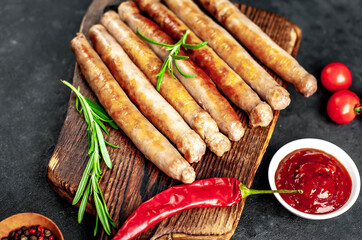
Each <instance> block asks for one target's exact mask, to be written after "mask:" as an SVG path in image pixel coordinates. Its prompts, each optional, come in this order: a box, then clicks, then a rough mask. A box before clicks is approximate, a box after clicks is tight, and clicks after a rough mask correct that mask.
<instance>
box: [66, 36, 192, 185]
mask: <svg viewBox="0 0 362 240" xmlns="http://www.w3.org/2000/svg"><path fill="white" fill-rule="evenodd" d="M71 48H72V50H73V52H74V53H75V56H76V59H77V62H78V65H79V67H80V69H81V71H82V73H83V75H84V77H85V79H86V81H87V82H88V84H89V86H90V87H91V88H92V90H93V92H94V93H95V94H96V96H97V98H98V100H99V101H100V103H101V104H102V105H103V106H104V108H105V109H106V111H107V112H108V114H109V115H110V116H111V117H112V118H113V120H114V121H115V122H116V123H117V125H118V126H119V127H120V128H121V129H122V130H123V131H124V133H125V134H126V135H127V136H128V137H129V138H130V139H131V141H132V142H133V143H134V144H135V145H136V147H137V148H138V149H139V150H140V151H141V152H142V153H143V154H144V155H145V157H146V158H147V159H149V160H150V161H151V162H152V163H154V164H155V165H156V166H157V167H158V168H159V169H160V170H161V171H163V172H164V173H166V174H167V175H168V176H170V177H172V178H174V179H176V180H179V181H182V182H184V183H191V182H193V181H194V180H195V171H194V169H193V168H192V167H191V166H190V165H189V163H188V162H187V161H186V160H185V159H184V158H183V157H182V156H181V155H180V153H179V152H178V151H177V150H176V149H175V148H174V147H173V146H172V144H171V143H170V142H169V141H168V140H167V139H166V138H165V137H164V136H163V135H162V134H161V133H160V132H159V131H158V130H157V129H156V128H155V127H154V126H153V125H152V124H151V123H150V122H149V121H148V120H147V119H146V118H145V117H144V116H143V115H142V114H141V113H140V112H139V111H138V109H137V108H136V107H135V106H134V105H133V103H132V102H131V101H130V100H129V98H128V97H127V95H126V94H125V92H124V91H123V90H122V88H121V87H120V86H119V84H118V83H117V81H116V80H115V79H114V78H113V76H112V74H111V73H110V72H109V70H108V68H107V67H106V66H105V65H104V63H103V62H102V60H101V59H100V57H99V56H98V55H97V53H96V52H95V51H94V49H93V48H92V47H91V45H90V44H89V43H88V41H87V40H86V38H85V36H84V35H83V34H79V35H78V36H77V37H75V38H74V39H73V40H72V41H71Z"/></svg>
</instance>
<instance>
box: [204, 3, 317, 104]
mask: <svg viewBox="0 0 362 240" xmlns="http://www.w3.org/2000/svg"><path fill="white" fill-rule="evenodd" d="M197 1H198V2H199V3H201V4H202V6H203V7H204V8H206V9H207V10H208V11H209V12H210V13H211V14H212V15H213V16H214V17H215V18H216V19H217V20H218V21H219V22H220V23H221V24H222V25H224V26H225V27H226V28H227V29H228V30H229V31H230V32H231V33H232V34H233V35H234V36H235V37H236V38H237V39H239V40H240V42H241V43H243V44H244V45H245V46H246V47H247V48H248V49H249V50H250V51H251V52H252V53H253V54H254V55H255V56H256V57H257V58H258V59H259V60H260V61H261V62H263V63H264V64H265V65H266V66H268V67H269V68H270V69H272V70H273V71H274V72H275V73H277V74H278V75H279V76H281V77H282V78H283V79H284V80H285V81H287V82H289V83H291V84H293V85H294V87H295V88H296V90H297V91H299V92H300V93H302V94H303V95H304V96H305V97H309V96H311V95H312V94H313V93H315V91H316V90H317V80H316V79H315V77H314V76H312V75H311V74H309V73H308V72H307V71H306V70H305V69H304V68H303V67H302V66H300V65H299V63H298V62H297V61H296V60H295V59H294V58H293V57H292V56H290V54H288V53H287V52H286V51H285V50H284V49H282V48H281V47H280V46H279V45H278V44H276V43H275V42H274V41H273V40H272V39H271V38H270V37H269V36H268V35H267V34H266V33H264V31H263V30H261V29H260V28H259V26H257V25H256V24H255V23H254V22H253V21H251V20H250V19H249V18H248V17H247V16H245V15H244V14H243V13H242V12H241V11H240V10H239V9H238V8H237V7H236V6H235V5H234V4H233V3H231V2H230V1H229V0H197Z"/></svg>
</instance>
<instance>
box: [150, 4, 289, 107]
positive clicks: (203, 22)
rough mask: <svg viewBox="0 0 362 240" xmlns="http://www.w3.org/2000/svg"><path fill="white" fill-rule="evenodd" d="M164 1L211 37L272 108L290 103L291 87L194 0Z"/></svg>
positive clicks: (203, 36) (204, 36) (212, 43)
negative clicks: (254, 57) (282, 82)
mask: <svg viewBox="0 0 362 240" xmlns="http://www.w3.org/2000/svg"><path fill="white" fill-rule="evenodd" d="M148 1H152V0H148ZM153 1H155V0H153ZM164 2H165V3H166V4H167V6H168V7H169V8H170V9H171V10H172V11H173V12H174V13H175V14H176V15H177V16H178V17H179V18H181V19H182V21H184V22H185V24H186V25H188V26H189V27H190V28H191V29H192V30H193V31H194V33H196V34H197V35H198V36H199V37H200V38H201V39H203V40H204V41H206V40H208V41H209V45H210V46H211V48H213V49H214V50H215V52H216V53H217V54H219V55H220V57H221V58H222V59H224V60H225V62H227V64H229V66H230V67H231V68H232V69H234V71H235V72H236V73H238V74H239V75H240V76H241V77H242V78H243V79H244V81H245V82H247V83H248V84H249V85H250V87H251V88H253V89H254V90H255V91H256V92H257V93H258V94H259V96H261V97H262V98H263V99H264V100H266V101H267V102H268V103H269V104H270V106H271V107H272V108H273V109H275V110H281V109H284V108H286V107H287V106H288V105H289V103H290V98H289V93H288V91H287V90H285V89H284V88H283V87H282V86H280V85H279V84H278V83H277V82H276V81H275V80H274V79H273V78H272V77H271V76H270V75H269V74H268V73H267V72H266V70H265V69H264V68H263V67H262V66H260V65H259V64H258V63H257V62H256V61H255V60H254V59H253V58H252V57H251V56H250V54H249V53H248V52H247V51H246V50H245V49H244V48H243V47H242V46H241V45H240V44H239V43H238V42H237V41H236V40H235V39H234V37H233V36H231V35H230V34H229V33H228V32H227V31H226V30H225V29H224V28H223V27H221V26H220V25H218V24H217V23H215V22H214V21H213V20H212V19H211V18H210V17H208V16H207V15H206V14H205V13H204V12H203V11H201V9H200V8H199V7H198V6H197V5H196V4H195V3H194V2H192V1H191V0H178V1H172V0H164ZM179 9H182V11H179Z"/></svg>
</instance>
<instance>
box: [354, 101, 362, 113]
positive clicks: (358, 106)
mask: <svg viewBox="0 0 362 240" xmlns="http://www.w3.org/2000/svg"><path fill="white" fill-rule="evenodd" d="M354 112H355V113H356V114H357V115H361V114H362V106H361V104H358V105H357V106H356V107H355V108H354Z"/></svg>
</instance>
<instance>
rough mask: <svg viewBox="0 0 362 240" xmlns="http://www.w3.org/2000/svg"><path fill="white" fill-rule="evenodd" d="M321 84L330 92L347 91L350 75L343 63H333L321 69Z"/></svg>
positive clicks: (350, 79)
mask: <svg viewBox="0 0 362 240" xmlns="http://www.w3.org/2000/svg"><path fill="white" fill-rule="evenodd" d="M321 82H322V85H323V86H324V87H325V88H326V89H327V90H328V91H330V92H336V91H338V90H343V89H348V88H349V87H350V86H351V84H352V73H351V71H350V70H349V68H348V67H347V66H346V65H344V64H343V63H339V62H333V63H330V64H328V65H327V66H325V67H324V68H323V70H322V74H321Z"/></svg>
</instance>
